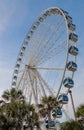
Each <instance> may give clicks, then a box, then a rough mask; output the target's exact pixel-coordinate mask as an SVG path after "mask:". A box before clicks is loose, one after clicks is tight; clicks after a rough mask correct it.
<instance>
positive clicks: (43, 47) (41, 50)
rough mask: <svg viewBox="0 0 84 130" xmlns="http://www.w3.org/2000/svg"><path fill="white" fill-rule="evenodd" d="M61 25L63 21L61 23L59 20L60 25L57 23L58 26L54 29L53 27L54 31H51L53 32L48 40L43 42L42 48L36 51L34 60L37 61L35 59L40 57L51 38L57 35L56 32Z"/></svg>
mask: <svg viewBox="0 0 84 130" xmlns="http://www.w3.org/2000/svg"><path fill="white" fill-rule="evenodd" d="M63 23H64V20H63V21H62V20H60V23H58V24H57V25H56V27H55V29H54V30H53V32H52V33H51V35H50V37H49V39H48V40H47V41H44V43H45V44H44V45H43V46H42V48H41V49H40V50H39V51H37V52H38V53H37V56H36V57H35V59H37V57H38V56H40V55H41V54H40V53H42V52H43V51H44V50H45V48H46V47H47V46H48V44H49V42H50V40H51V39H52V38H53V36H54V35H55V34H56V33H57V31H58V30H59V27H60V26H61V25H62V24H63ZM34 61H35V60H34Z"/></svg>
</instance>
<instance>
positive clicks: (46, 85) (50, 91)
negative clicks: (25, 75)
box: [35, 69, 54, 96]
mask: <svg viewBox="0 0 84 130" xmlns="http://www.w3.org/2000/svg"><path fill="white" fill-rule="evenodd" d="M35 72H36V73H37V74H38V76H39V77H40V80H41V81H42V82H43V83H44V85H45V87H46V88H47V90H48V91H49V93H50V94H51V95H52V96H54V94H53V92H52V90H51V89H50V87H49V86H48V84H47V83H46V81H45V80H44V79H43V78H42V76H41V75H40V73H39V72H38V71H37V70H36V69H35Z"/></svg>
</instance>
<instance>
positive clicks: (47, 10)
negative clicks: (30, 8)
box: [12, 7, 74, 98]
mask: <svg viewBox="0 0 84 130" xmlns="http://www.w3.org/2000/svg"><path fill="white" fill-rule="evenodd" d="M50 9H57V10H58V11H60V13H61V14H62V16H63V18H64V20H65V23H66V32H67V42H66V43H67V50H66V60H65V67H64V70H63V71H64V72H63V76H62V79H61V83H60V86H59V88H58V92H57V95H56V98H57V97H58V95H59V93H60V89H61V87H62V83H63V79H64V76H65V72H66V64H67V61H68V54H69V53H68V48H69V31H68V23H67V19H66V16H65V14H64V13H63V11H62V10H61V9H60V8H57V7H50V8H48V9H46V10H44V11H43V12H42V13H41V14H40V16H39V17H37V19H36V20H35V22H34V24H35V23H36V22H38V19H39V18H40V17H41V16H42V15H43V14H45V12H46V11H49V10H50ZM34 24H33V25H34ZM33 25H32V26H31V28H30V29H29V32H28V33H27V36H28V34H30V31H31V29H32V27H33ZM27 36H26V37H25V40H24V42H23V44H22V47H23V45H24V43H25V41H26V40H27ZM30 39H31V36H30ZM28 44H29V43H28ZM28 44H27V46H28ZM22 47H21V49H22ZM21 49H20V52H19V55H18V58H19V56H20V53H21ZM18 58H17V60H16V63H18ZM22 58H23V57H22ZM14 71H15V70H14ZM73 74H74V72H73ZM13 76H14V73H13ZM12 83H13V79H12Z"/></svg>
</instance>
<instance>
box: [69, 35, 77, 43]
mask: <svg viewBox="0 0 84 130" xmlns="http://www.w3.org/2000/svg"><path fill="white" fill-rule="evenodd" d="M69 39H70V40H72V41H74V42H77V40H78V36H77V35H76V34H75V33H70V34H69Z"/></svg>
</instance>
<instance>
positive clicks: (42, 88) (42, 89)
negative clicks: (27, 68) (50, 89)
mask: <svg viewBox="0 0 84 130" xmlns="http://www.w3.org/2000/svg"><path fill="white" fill-rule="evenodd" d="M31 69H32V68H31ZM32 71H33V72H34V74H35V76H36V77H37V78H38V81H39V85H40V87H41V91H42V93H43V96H44V97H46V93H45V89H44V87H43V84H42V81H41V79H40V77H39V75H38V73H37V72H36V71H35V69H32ZM41 91H40V92H41Z"/></svg>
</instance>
